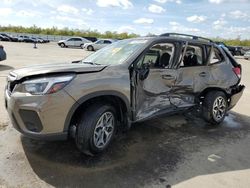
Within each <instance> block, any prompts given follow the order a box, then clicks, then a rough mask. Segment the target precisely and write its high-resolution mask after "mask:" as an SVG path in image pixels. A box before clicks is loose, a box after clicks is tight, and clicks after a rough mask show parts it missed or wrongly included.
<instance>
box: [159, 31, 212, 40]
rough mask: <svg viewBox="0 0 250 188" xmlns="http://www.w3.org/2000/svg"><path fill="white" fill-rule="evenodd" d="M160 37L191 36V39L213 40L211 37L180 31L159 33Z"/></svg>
mask: <svg viewBox="0 0 250 188" xmlns="http://www.w3.org/2000/svg"><path fill="white" fill-rule="evenodd" d="M160 37H186V38H191V39H193V40H200V41H206V42H213V41H212V40H211V39H208V38H204V37H199V36H195V35H188V34H181V33H164V34H161V35H160Z"/></svg>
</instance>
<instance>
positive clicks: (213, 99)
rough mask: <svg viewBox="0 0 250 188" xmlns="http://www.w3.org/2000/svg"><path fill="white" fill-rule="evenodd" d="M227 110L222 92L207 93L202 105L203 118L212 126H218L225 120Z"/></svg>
mask: <svg viewBox="0 0 250 188" xmlns="http://www.w3.org/2000/svg"><path fill="white" fill-rule="evenodd" d="M227 108H228V102H227V97H226V95H225V94H224V93H223V92H222V91H213V92H209V93H207V95H206V96H205V99H204V101H203V104H202V115H203V118H204V119H205V120H206V121H207V122H209V123H211V124H212V125H218V124H220V123H221V122H222V121H223V120H224V119H225V116H226V113H227Z"/></svg>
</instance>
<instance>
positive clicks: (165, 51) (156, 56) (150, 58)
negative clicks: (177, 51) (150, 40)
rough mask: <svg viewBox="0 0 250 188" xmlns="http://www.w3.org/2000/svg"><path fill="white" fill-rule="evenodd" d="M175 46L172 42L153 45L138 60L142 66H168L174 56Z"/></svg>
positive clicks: (157, 67)
mask: <svg viewBox="0 0 250 188" xmlns="http://www.w3.org/2000/svg"><path fill="white" fill-rule="evenodd" d="M173 52H174V46H173V44H170V43H160V44H156V45H154V46H152V47H151V48H150V49H149V50H148V51H147V52H146V53H145V55H144V56H143V57H142V58H141V59H140V61H139V62H138V66H139V67H140V66H141V65H143V64H148V65H149V66H150V68H156V69H159V68H168V67H169V65H170V62H171V61H172V58H173Z"/></svg>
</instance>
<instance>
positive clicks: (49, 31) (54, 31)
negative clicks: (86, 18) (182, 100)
mask: <svg viewBox="0 0 250 188" xmlns="http://www.w3.org/2000/svg"><path fill="white" fill-rule="evenodd" d="M0 31H1V32H14V33H29V34H42V35H62V36H82V37H96V38H115V39H127V38H134V37H138V36H139V35H138V34H135V33H127V32H123V33H118V32H115V31H114V32H111V31H106V32H104V33H101V32H99V31H97V30H90V29H88V30H80V29H70V28H67V27H66V28H63V29H59V28H57V27H52V28H41V27H37V26H36V25H33V26H31V27H23V26H12V25H9V26H0ZM148 35H152V34H150V33H149V34H148ZM213 40H214V41H221V42H224V43H225V44H226V45H231V46H250V40H249V39H248V40H241V39H240V38H239V37H238V38H236V39H221V38H215V39H213Z"/></svg>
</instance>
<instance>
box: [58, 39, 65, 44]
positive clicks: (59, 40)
mask: <svg viewBox="0 0 250 188" xmlns="http://www.w3.org/2000/svg"><path fill="white" fill-rule="evenodd" d="M65 41H66V40H59V41H58V42H57V43H60V42H65Z"/></svg>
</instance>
